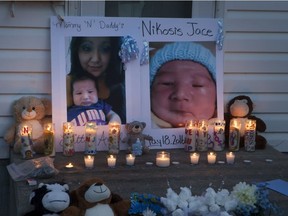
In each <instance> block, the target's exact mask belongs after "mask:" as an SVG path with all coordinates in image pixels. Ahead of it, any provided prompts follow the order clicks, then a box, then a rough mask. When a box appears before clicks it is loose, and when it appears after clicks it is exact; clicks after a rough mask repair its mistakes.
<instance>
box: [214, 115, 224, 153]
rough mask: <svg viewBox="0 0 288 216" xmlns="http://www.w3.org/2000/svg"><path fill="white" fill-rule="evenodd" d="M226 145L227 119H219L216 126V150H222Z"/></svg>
mask: <svg viewBox="0 0 288 216" xmlns="http://www.w3.org/2000/svg"><path fill="white" fill-rule="evenodd" d="M224 147H225V120H220V119H217V120H216V121H215V126H214V145H213V150H214V151H222V150H223V149H224Z"/></svg>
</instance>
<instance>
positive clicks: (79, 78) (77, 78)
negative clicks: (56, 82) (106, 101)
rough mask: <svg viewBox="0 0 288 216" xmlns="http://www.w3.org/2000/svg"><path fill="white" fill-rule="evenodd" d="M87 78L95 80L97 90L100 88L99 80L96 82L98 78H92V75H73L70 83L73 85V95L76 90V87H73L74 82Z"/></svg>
mask: <svg viewBox="0 0 288 216" xmlns="http://www.w3.org/2000/svg"><path fill="white" fill-rule="evenodd" d="M85 80H91V81H92V82H94V84H95V88H96V90H97V91H98V90H99V88H98V82H96V80H95V79H94V78H92V77H91V76H86V75H82V76H81V75H71V82H70V85H71V94H72V96H73V90H74V88H73V85H74V83H75V82H78V81H85Z"/></svg>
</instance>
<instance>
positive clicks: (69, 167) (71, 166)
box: [65, 163, 74, 169]
mask: <svg viewBox="0 0 288 216" xmlns="http://www.w3.org/2000/svg"><path fill="white" fill-rule="evenodd" d="M65 167H66V168H67V169H71V168H73V167H74V166H73V164H72V163H69V164H67V165H66V166H65Z"/></svg>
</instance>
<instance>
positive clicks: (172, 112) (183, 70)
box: [151, 60, 216, 127]
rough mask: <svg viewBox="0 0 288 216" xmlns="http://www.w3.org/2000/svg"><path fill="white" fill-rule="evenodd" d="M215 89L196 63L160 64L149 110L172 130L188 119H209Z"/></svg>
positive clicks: (177, 61)
mask: <svg viewBox="0 0 288 216" xmlns="http://www.w3.org/2000/svg"><path fill="white" fill-rule="evenodd" d="M215 107H216V85H215V83H214V81H213V80H212V78H211V76H210V74H209V72H208V70H207V69H206V68H205V67H204V66H202V65H201V64H199V63H196V62H192V61H180V60H175V61H171V62H168V63H166V64H164V65H163V66H162V67H161V68H160V70H159V71H158V72H157V75H156V76H155V79H154V82H153V84H152V88H151V108H152V111H153V113H154V114H155V115H156V116H158V117H159V118H160V119H162V120H164V121H166V122H169V123H170V124H172V125H173V127H183V126H184V125H185V121H186V120H189V119H210V118H212V117H213V116H214V114H215Z"/></svg>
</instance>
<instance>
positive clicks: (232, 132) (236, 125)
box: [229, 118, 241, 151]
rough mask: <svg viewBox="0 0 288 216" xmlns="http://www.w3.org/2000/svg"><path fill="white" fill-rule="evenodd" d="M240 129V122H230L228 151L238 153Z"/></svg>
mask: <svg viewBox="0 0 288 216" xmlns="http://www.w3.org/2000/svg"><path fill="white" fill-rule="evenodd" d="M240 129H241V120H240V119H237V118H233V119H231V120H230V127H229V150H230V151H238V150H239V145H240V136H241V135H240Z"/></svg>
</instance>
